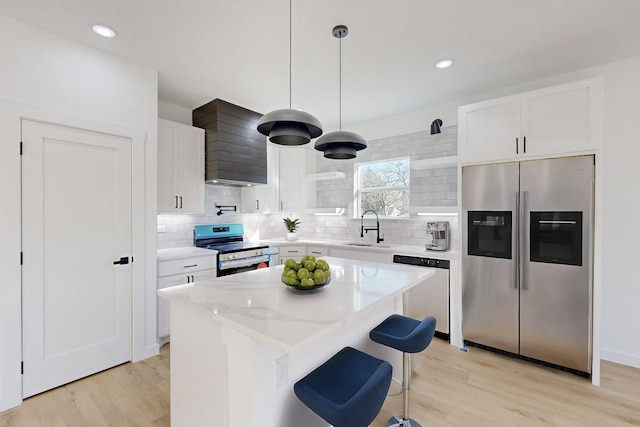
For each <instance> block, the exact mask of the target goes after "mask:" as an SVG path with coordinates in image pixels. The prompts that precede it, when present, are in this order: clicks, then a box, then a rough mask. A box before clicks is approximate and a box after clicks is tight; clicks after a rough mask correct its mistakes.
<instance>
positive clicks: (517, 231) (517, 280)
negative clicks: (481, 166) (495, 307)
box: [513, 191, 520, 289]
mask: <svg viewBox="0 0 640 427" xmlns="http://www.w3.org/2000/svg"><path fill="white" fill-rule="evenodd" d="M515 215H516V218H515V221H514V224H515V236H516V244H515V253H514V259H515V263H514V264H515V268H514V271H515V277H514V281H513V287H514V288H515V289H518V288H520V192H519V191H516V210H515Z"/></svg>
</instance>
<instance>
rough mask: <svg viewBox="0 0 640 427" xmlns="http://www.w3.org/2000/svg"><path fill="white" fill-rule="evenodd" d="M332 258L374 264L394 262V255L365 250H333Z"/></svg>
mask: <svg viewBox="0 0 640 427" xmlns="http://www.w3.org/2000/svg"><path fill="white" fill-rule="evenodd" d="M331 256H332V257H337V258H348V259H357V260H362V261H372V262H388V263H392V262H393V254H391V253H384V252H374V251H367V250H363V249H343V248H331Z"/></svg>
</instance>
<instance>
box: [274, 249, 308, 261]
mask: <svg viewBox="0 0 640 427" xmlns="http://www.w3.org/2000/svg"><path fill="white" fill-rule="evenodd" d="M278 250H279V255H280V264H284V263H285V261H286V260H288V259H290V258H293V259H295V260H296V261H298V262H299V261H300V260H301V259H302V257H303V256H305V255H307V246H306V245H295V246H293V245H283V246H280V248H279V249H278Z"/></svg>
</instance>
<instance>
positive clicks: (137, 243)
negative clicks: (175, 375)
mask: <svg viewBox="0 0 640 427" xmlns="http://www.w3.org/2000/svg"><path fill="white" fill-rule="evenodd" d="M0 70H1V78H0V119H2V120H1V121H0V170H2V171H3V173H2V176H1V178H2V181H0V198H1V199H2V207H1V209H2V211H1V212H2V220H1V221H0V242H2V253H1V255H7V257H5V256H2V264H0V279H1V281H0V295H1V297H0V313H2V318H1V320H2V323H1V326H0V411H2V410H4V409H7V408H9V407H11V406H14V405H16V404H19V403H20V401H21V397H22V390H21V377H20V373H19V366H20V357H21V356H20V354H21V348H22V345H21V338H20V335H21V324H20V307H21V300H20V286H21V285H20V265H19V257H18V255H19V253H20V243H19V242H20V240H19V230H20V222H19V219H20V193H19V191H16V188H19V182H20V172H19V170H20V169H19V162H20V159H19V156H18V157H16V155H15V153H16V152H17V147H18V143H19V135H20V118H21V117H29V118H32V119H36V120H44V121H51V122H57V123H61V124H63V125H67V126H74V127H79V128H85V129H92V130H96V131H99V132H106V133H113V134H116V135H122V136H126V137H129V138H131V139H132V147H133V148H132V160H133V186H134V188H133V227H132V228H133V230H134V236H133V248H132V250H133V255H134V257H135V260H136V262H135V263H134V264H132V268H133V270H132V271H133V273H132V274H133V304H134V309H133V313H132V314H133V355H132V357H133V359H134V360H139V359H142V358H145V357H148V356H150V355H153V354H156V353H157V351H158V346H157V342H156V243H155V242H156V240H155V239H156V224H155V223H156V206H157V200H156V180H157V167H156V164H157V158H156V152H157V149H156V134H157V114H158V111H157V83H158V79H157V73H156V72H155V71H152V70H149V69H147V68H144V67H141V66H138V65H135V64H133V63H130V62H127V61H124V60H122V59H119V58H115V57H113V56H110V55H107V54H105V53H102V52H100V51H97V50H95V49H92V48H89V47H86V46H83V45H80V44H77V43H75V42H71V41H69V40H67V39H64V38H61V37H58V36H55V35H52V34H50V33H47V32H44V31H41V30H38V29H36V28H33V27H31V26H28V25H25V24H22V23H20V22H18V21H15V20H12V19H9V18H6V17H4V16H1V15H0Z"/></svg>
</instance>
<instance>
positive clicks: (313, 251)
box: [307, 245, 330, 258]
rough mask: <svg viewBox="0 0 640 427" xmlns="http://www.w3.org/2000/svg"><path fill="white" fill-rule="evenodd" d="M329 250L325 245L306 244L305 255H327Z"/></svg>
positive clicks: (317, 256) (318, 256)
mask: <svg viewBox="0 0 640 427" xmlns="http://www.w3.org/2000/svg"><path fill="white" fill-rule="evenodd" d="M329 254H330V251H329V248H327V247H326V246H311V245H307V255H313V256H314V257H316V258H320V257H323V256H329Z"/></svg>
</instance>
